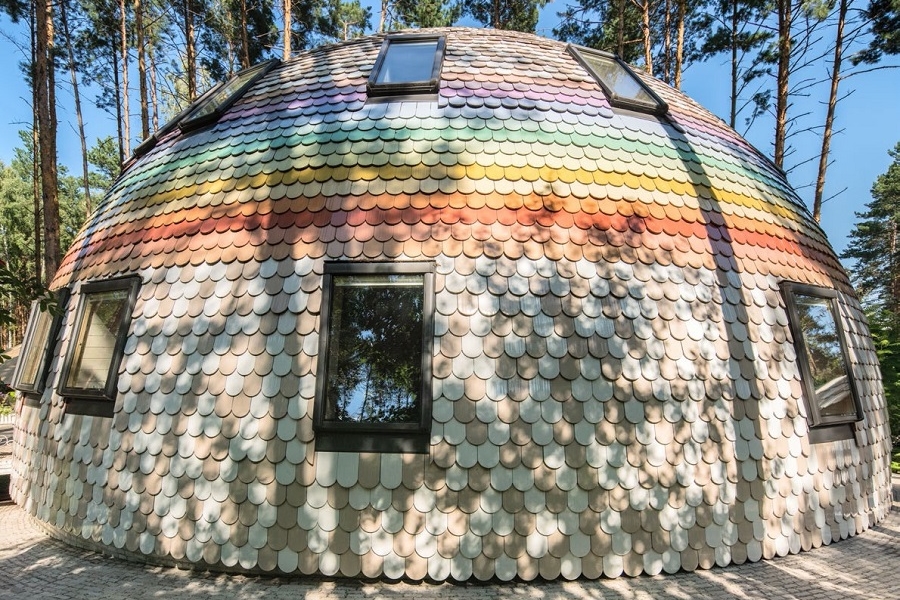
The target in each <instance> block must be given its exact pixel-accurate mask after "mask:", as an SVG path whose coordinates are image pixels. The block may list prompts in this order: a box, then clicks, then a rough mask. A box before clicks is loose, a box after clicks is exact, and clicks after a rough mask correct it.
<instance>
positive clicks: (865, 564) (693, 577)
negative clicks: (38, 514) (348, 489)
mask: <svg viewBox="0 0 900 600" xmlns="http://www.w3.org/2000/svg"><path fill="white" fill-rule="evenodd" d="M898 575H900V505H898V504H894V510H893V512H891V513H890V515H889V516H888V518H887V519H885V520H884V521H883V522H882V523H881V524H880V525H878V526H877V527H875V528H873V529H871V530H869V531H867V532H866V533H864V534H862V535H860V536H857V537H854V538H851V539H848V540H844V541H842V542H838V543H836V544H832V545H831V546H827V547H822V548H818V549H816V550H813V551H811V552H806V553H801V554H799V555H792V556H787V557H784V558H776V559H775V560H771V561H763V562H758V563H753V564H744V565H740V566H731V567H728V568H724V569H721V568H717V569H713V570H710V571H697V572H695V573H678V574H675V575H667V576H657V577H646V576H644V577H636V578H625V577H623V578H620V579H614V580H599V581H586V580H578V581H568V582H565V581H563V582H529V583H523V582H518V583H491V584H466V585H453V584H449V583H442V584H429V583H421V584H411V583H404V582H401V583H390V582H371V581H348V580H334V579H324V578H274V577H245V576H239V575H222V574H211V573H197V572H190V571H180V570H178V569H174V568H162V567H149V566H144V565H139V564H135V563H129V562H124V561H121V560H118V559H113V558H109V557H106V556H102V555H100V554H96V553H93V552H87V551H83V550H77V549H75V548H72V547H70V546H67V545H65V544H63V543H61V542H58V541H56V540H53V539H51V538H49V537H48V536H47V535H46V534H45V533H44V532H43V531H42V530H41V529H40V528H38V527H37V526H36V525H35V523H34V522H33V521H32V520H31V519H30V518H29V517H27V516H26V515H25V513H24V512H23V511H22V510H21V509H20V508H18V507H17V506H15V505H13V504H11V503H8V502H7V503H2V504H0V599H6V598H15V599H16V600H22V599H29V600H31V599H38V598H41V599H44V598H46V599H58V600H79V599H101V600H102V599H109V600H113V599H115V600H120V599H122V598H125V599H127V600H139V599H143V598H165V599H166V600H170V599H172V600H174V599H182V598H184V599H211V598H241V599H244V598H265V599H266V600H278V599H288V598H290V599H292V600H296V599H303V600H332V599H334V600H368V599H376V598H377V599H381V598H384V599H388V600H431V599H446V598H462V599H467V600H486V599H488V598H498V599H514V598H517V599H522V600H532V599H533V600H563V599H570V598H572V599H576V600H601V599H604V600H605V599H611V600H656V599H660V598H671V599H678V600H693V599H699V598H714V599H716V600H718V599H720V598H741V599H747V600H749V599H753V598H759V599H765V600H776V599H792V600H799V599H816V600H828V599H834V600H856V599H859V600H862V599H865V600H869V599H873V598H881V599H896V598H900V583H898Z"/></svg>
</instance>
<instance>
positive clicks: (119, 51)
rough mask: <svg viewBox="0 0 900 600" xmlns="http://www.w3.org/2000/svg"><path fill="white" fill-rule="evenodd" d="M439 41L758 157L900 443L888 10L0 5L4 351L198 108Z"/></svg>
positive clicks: (515, 2)
mask: <svg viewBox="0 0 900 600" xmlns="http://www.w3.org/2000/svg"><path fill="white" fill-rule="evenodd" d="M285 23H287V24H288V25H287V27H285ZM446 25H468V26H475V27H482V26H483V27H495V28H501V29H515V30H520V31H529V32H536V33H538V34H540V35H544V36H547V37H552V38H556V39H561V40H565V41H570V42H573V43H577V44H580V45H584V46H588V47H593V48H599V49H603V50H608V51H612V52H616V53H617V54H619V55H620V56H622V57H623V58H625V59H626V60H627V61H629V62H631V63H632V64H634V65H636V66H638V67H640V68H644V69H645V70H646V71H647V72H650V73H652V74H653V75H654V76H656V77H658V78H660V79H662V80H664V81H665V82H667V83H669V84H670V85H673V86H674V87H676V88H680V89H682V90H683V91H685V92H686V93H687V94H688V95H689V96H691V97H693V98H694V99H696V100H698V101H699V102H700V103H701V104H703V105H704V106H705V107H707V108H708V109H710V110H712V111H713V112H714V113H715V114H717V115H719V116H720V117H721V118H722V119H723V120H724V121H726V122H728V123H729V124H730V125H732V126H733V127H735V128H736V129H737V130H738V131H739V132H740V133H741V134H743V135H744V136H745V137H747V139H748V140H749V141H750V142H751V143H753V144H754V145H755V146H756V147H757V148H759V149H760V150H761V151H763V152H764V153H765V154H767V155H769V156H770V157H771V158H772V159H773V161H774V162H775V163H776V164H777V165H778V166H779V167H781V168H782V169H784V171H785V172H786V173H787V175H788V177H789V179H790V181H791V183H792V185H793V186H794V187H795V189H797V191H798V193H800V195H801V197H802V198H803V199H804V200H805V201H806V202H807V205H808V207H809V209H810V211H811V213H812V214H813V215H814V217H815V219H816V220H817V221H819V222H820V225H821V226H822V227H823V229H824V230H825V232H826V234H827V235H828V236H829V239H830V240H831V242H832V245H833V246H834V247H835V249H836V250H837V251H838V253H839V254H841V256H842V259H844V263H845V266H846V267H847V269H848V271H849V272H850V273H851V277H852V278H853V281H854V284H855V285H856V287H857V290H858V292H859V294H860V296H861V298H862V300H863V303H864V306H865V307H866V310H867V313H868V316H869V320H870V324H871V326H872V330H873V334H874V336H875V339H876V344H877V346H878V350H879V357H880V359H881V363H882V371H883V375H884V378H885V387H886V392H887V395H888V398H889V403H890V406H891V420H892V425H893V427H892V429H893V431H894V434H895V436H896V435H897V434H898V433H900V244H898V243H897V242H898V240H897V234H898V226H897V225H898V223H900V143H898V140H900V127H898V124H900V101H898V97H900V71H898V70H897V67H898V66H900V60H898V59H900V0H553V1H550V0H380V1H379V0H0V52H2V53H3V55H4V56H6V57H7V58H6V60H4V61H0V78H2V80H3V81H4V82H5V84H6V88H5V91H4V93H3V94H2V96H0V109H2V116H0V140H2V142H0V348H10V347H12V346H14V345H15V344H17V343H18V342H19V341H20V340H21V337H22V335H23V333H24V326H25V322H26V321H27V317H28V311H29V305H30V302H31V300H32V299H33V298H35V297H37V296H39V295H40V294H41V293H42V290H43V285H44V284H46V283H47V280H48V279H49V278H50V277H52V273H53V272H54V271H55V268H56V265H58V261H59V259H60V255H61V253H63V252H64V251H65V249H66V248H67V247H68V245H69V244H70V243H71V241H72V238H73V237H74V235H75V234H76V233H77V231H78V229H79V228H80V226H81V223H82V222H83V221H84V219H85V218H86V215H87V214H88V213H89V212H90V210H91V207H92V206H95V205H96V203H97V202H98V201H100V199H101V198H102V197H103V194H104V192H105V190H106V189H107V188H108V187H109V185H111V183H112V182H113V181H114V179H115V177H116V176H117V175H118V172H119V166H120V164H121V163H122V162H123V161H125V160H127V158H128V157H129V156H130V155H131V153H132V152H133V151H134V148H135V147H136V146H137V145H138V144H139V143H140V141H141V140H143V139H145V138H146V137H148V136H149V135H150V133H152V132H153V131H154V130H156V129H158V128H159V127H160V126H162V125H163V124H165V122H166V121H167V120H169V119H170V118H171V117H172V116H174V115H176V114H178V113H179V112H180V111H181V110H182V109H183V108H185V107H186V106H188V105H190V103H191V102H192V101H194V100H195V99H196V98H197V97H198V96H199V95H201V94H202V93H203V92H204V91H205V90H206V89H208V88H210V87H211V86H212V85H214V84H215V83H216V82H218V81H221V80H224V79H228V78H229V77H231V76H232V75H233V74H234V73H236V72H237V71H239V70H241V69H243V68H246V67H248V66H250V65H252V64H254V63H257V62H259V61H261V60H264V59H266V58H270V57H279V58H282V59H288V58H289V57H290V56H292V55H294V54H296V53H298V52H300V51H303V50H305V49H308V48H311V47H314V46H317V45H320V44H324V43H331V42H337V41H340V40H342V39H347V38H350V37H355V36H359V35H364V34H367V33H371V32H373V31H386V30H395V29H402V28H409V27H433V26H446ZM895 145H896V146H895ZM0 360H2V359H0ZM898 468H900V465H898Z"/></svg>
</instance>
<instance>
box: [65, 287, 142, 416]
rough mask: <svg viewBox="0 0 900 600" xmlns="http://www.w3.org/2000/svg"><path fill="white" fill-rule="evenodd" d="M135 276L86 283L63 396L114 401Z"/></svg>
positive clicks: (128, 323)
mask: <svg viewBox="0 0 900 600" xmlns="http://www.w3.org/2000/svg"><path fill="white" fill-rule="evenodd" d="M139 285H140V280H139V279H138V278H137V277H126V278H122V279H110V280H105V281H97V282H92V283H87V284H85V285H84V286H82V288H81V303H80V306H79V309H78V316H77V317H76V320H75V326H74V329H73V331H72V337H71V339H70V343H69V349H68V351H67V353H66V357H67V358H66V361H65V364H64V365H63V373H62V387H61V389H60V393H61V394H62V395H63V396H65V397H66V398H69V399H71V398H79V399H89V400H90V399H94V400H114V399H115V396H116V376H117V374H118V369H119V363H120V362H121V360H122V354H123V352H124V348H125V338H126V336H127V335H128V328H129V325H130V323H131V312H132V309H133V308H134V303H135V300H136V298H137V291H138V286H139Z"/></svg>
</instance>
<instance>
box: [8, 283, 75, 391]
mask: <svg viewBox="0 0 900 600" xmlns="http://www.w3.org/2000/svg"><path fill="white" fill-rule="evenodd" d="M68 297H69V290H68V289H66V288H62V289H60V290H59V291H57V292H56V293H55V295H54V296H51V297H46V298H43V299H40V300H35V301H34V302H33V303H32V304H31V316H30V317H29V319H28V328H27V329H26V331H25V339H24V340H23V342H22V352H21V354H20V355H19V360H18V363H17V365H16V373H15V376H14V378H13V381H14V382H15V384H14V386H13V387H15V388H16V389H17V390H19V391H22V392H31V393H36V394H39V393H41V392H42V391H43V389H44V382H45V380H46V378H47V373H48V371H49V369H50V361H51V359H52V358H53V353H54V350H55V348H54V344H55V342H56V337H57V334H58V333H59V327H60V324H61V321H62V319H61V313H62V310H63V308H64V307H65V304H66V300H67V299H68Z"/></svg>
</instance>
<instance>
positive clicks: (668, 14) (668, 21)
mask: <svg viewBox="0 0 900 600" xmlns="http://www.w3.org/2000/svg"><path fill="white" fill-rule="evenodd" d="M663 12H664V15H663V81H665V82H666V83H668V84H671V83H672V0H665V6H664V10H663Z"/></svg>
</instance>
